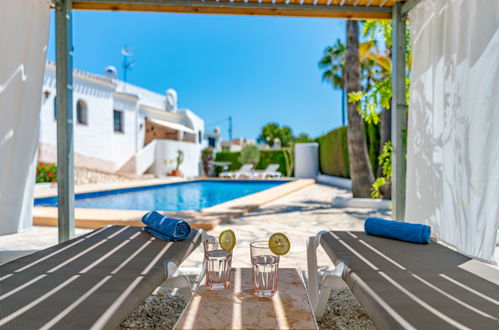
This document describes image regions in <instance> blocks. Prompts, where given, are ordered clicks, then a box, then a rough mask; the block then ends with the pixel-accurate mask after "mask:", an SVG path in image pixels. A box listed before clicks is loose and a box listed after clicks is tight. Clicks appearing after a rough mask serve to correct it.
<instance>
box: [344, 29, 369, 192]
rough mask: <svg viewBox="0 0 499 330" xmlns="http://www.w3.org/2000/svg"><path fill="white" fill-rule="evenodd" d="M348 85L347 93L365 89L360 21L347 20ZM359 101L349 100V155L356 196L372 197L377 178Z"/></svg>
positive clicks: (346, 64) (346, 81)
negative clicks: (360, 47) (359, 108)
mask: <svg viewBox="0 0 499 330" xmlns="http://www.w3.org/2000/svg"><path fill="white" fill-rule="evenodd" d="M344 71H345V76H346V77H347V79H345V87H346V90H347V92H348V93H352V92H358V91H360V90H362V85H361V76H360V71H361V68H360V54H359V22H358V21H354V20H348V21H347V47H346V51H345V69H344ZM357 109H358V103H348V127H347V132H348V156H349V158H350V176H351V178H352V193H353V196H354V197H366V198H368V197H370V195H371V186H372V184H373V182H374V175H373V170H372V167H371V162H370V161H369V155H368V153H367V145H366V137H365V133H364V121H363V119H362V116H361V115H360V114H359V112H358V110H357Z"/></svg>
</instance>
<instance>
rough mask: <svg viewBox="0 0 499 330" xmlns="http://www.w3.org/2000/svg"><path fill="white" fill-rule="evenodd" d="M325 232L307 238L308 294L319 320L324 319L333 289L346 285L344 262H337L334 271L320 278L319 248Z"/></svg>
mask: <svg viewBox="0 0 499 330" xmlns="http://www.w3.org/2000/svg"><path fill="white" fill-rule="evenodd" d="M325 233H327V232H325V231H321V232H319V233H318V234H317V235H316V236H312V237H309V238H308V239H307V267H308V295H309V297H310V303H311V304H312V309H313V310H314V314H315V318H316V319H317V320H320V319H322V316H323V315H324V311H325V310H326V304H327V301H328V299H329V295H330V294H331V289H335V288H343V287H345V283H344V281H343V278H342V275H343V270H344V269H345V263H344V262H341V261H340V262H339V263H337V264H336V266H335V268H334V271H333V272H332V273H330V274H327V275H324V276H323V277H322V278H319V273H318V270H317V248H318V247H319V245H320V242H321V237H322V235H324V234H325Z"/></svg>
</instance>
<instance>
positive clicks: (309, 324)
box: [175, 268, 317, 329]
mask: <svg viewBox="0 0 499 330" xmlns="http://www.w3.org/2000/svg"><path fill="white" fill-rule="evenodd" d="M175 329H317V324H316V322H315V317H314V314H313V313H312V308H311V306H310V302H309V300H308V296H307V292H306V290H305V286H304V282H303V279H302V277H301V275H300V273H299V272H298V270H297V269H295V268H283V269H279V280H278V292H277V293H276V294H275V295H274V296H273V297H272V298H259V297H255V296H254V295H253V293H252V286H251V269H250V268H235V269H233V270H232V282H231V286H230V287H229V288H227V289H224V290H220V291H211V290H209V289H208V288H207V287H206V286H205V285H201V286H200V287H199V289H198V290H197V292H196V294H195V296H194V297H193V298H192V300H191V301H190V303H189V305H188V306H187V307H186V309H185V310H184V312H183V313H182V315H181V316H180V319H179V320H178V322H177V324H176V325H175Z"/></svg>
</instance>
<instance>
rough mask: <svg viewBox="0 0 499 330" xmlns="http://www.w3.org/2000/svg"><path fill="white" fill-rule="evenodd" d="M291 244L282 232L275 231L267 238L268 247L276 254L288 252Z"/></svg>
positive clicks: (280, 254)
mask: <svg viewBox="0 0 499 330" xmlns="http://www.w3.org/2000/svg"><path fill="white" fill-rule="evenodd" d="M290 248H291V244H290V243H289V239H288V237H287V236H286V235H284V234H282V233H275V234H273V235H272V236H270V238H269V249H270V251H272V253H274V254H277V255H278V256H283V255H285V254H286V253H288V252H289V249H290Z"/></svg>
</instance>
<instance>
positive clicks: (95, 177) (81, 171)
mask: <svg viewBox="0 0 499 330" xmlns="http://www.w3.org/2000/svg"><path fill="white" fill-rule="evenodd" d="M137 179H140V180H144V177H136V178H135V177H128V176H123V175H119V174H110V173H104V172H99V171H95V170H89V169H86V168H82V167H77V168H75V184H76V185H84V184H97V183H116V182H127V181H134V180H137Z"/></svg>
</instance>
